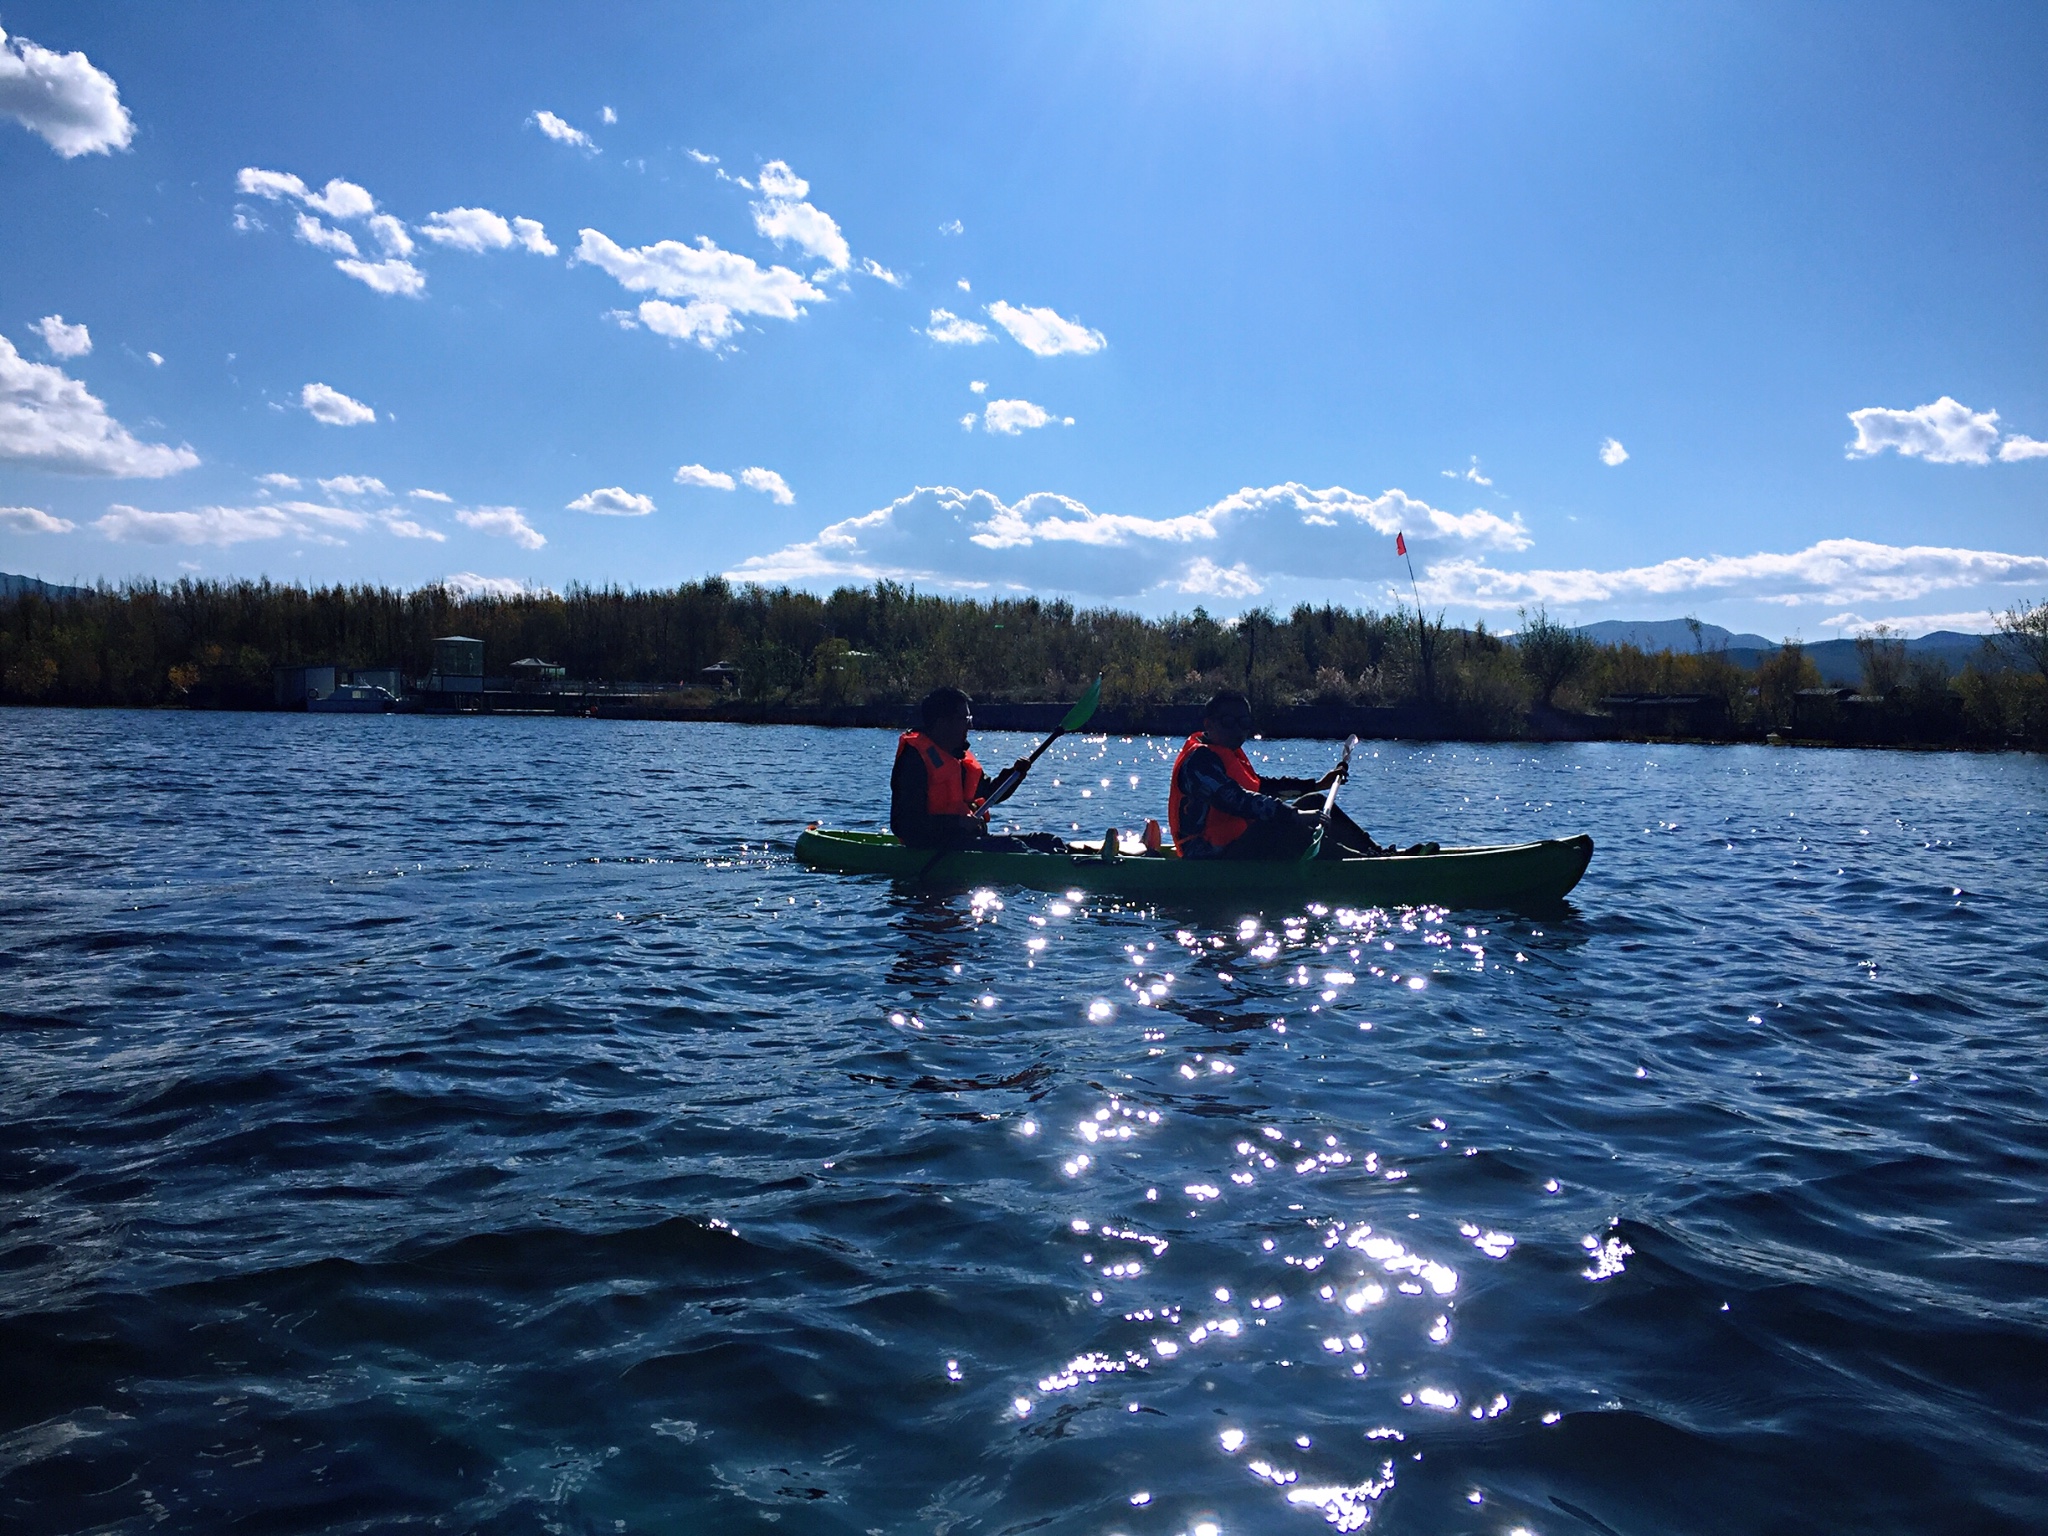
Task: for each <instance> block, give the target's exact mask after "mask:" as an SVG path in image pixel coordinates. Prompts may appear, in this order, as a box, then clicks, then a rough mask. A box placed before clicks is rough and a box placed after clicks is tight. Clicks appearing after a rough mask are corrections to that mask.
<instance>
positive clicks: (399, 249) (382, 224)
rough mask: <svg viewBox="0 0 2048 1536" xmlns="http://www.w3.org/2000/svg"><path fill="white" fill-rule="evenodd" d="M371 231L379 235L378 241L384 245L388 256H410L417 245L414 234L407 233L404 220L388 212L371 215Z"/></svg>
mask: <svg viewBox="0 0 2048 1536" xmlns="http://www.w3.org/2000/svg"><path fill="white" fill-rule="evenodd" d="M370 233H371V234H373V235H375V236H376V237H377V243H378V244H379V245H381V246H382V247H384V254H385V255H386V256H400V257H403V256H410V255H411V254H412V253H413V252H414V251H415V250H417V249H418V247H417V246H415V245H414V244H413V239H412V236H411V235H410V234H408V233H406V228H405V224H404V222H403V221H402V220H399V219H394V218H393V217H392V216H391V215H390V214H388V213H379V214H373V215H371V217H370Z"/></svg>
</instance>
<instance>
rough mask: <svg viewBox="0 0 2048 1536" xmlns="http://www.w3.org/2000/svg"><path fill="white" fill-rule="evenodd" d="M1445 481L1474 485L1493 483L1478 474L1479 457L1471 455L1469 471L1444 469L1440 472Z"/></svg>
mask: <svg viewBox="0 0 2048 1536" xmlns="http://www.w3.org/2000/svg"><path fill="white" fill-rule="evenodd" d="M1441 473H1442V474H1443V477H1444V478H1445V479H1446V480H1470V481H1471V482H1472V483H1473V484H1474V485H1491V484H1493V482H1492V481H1491V480H1489V479H1488V478H1487V477H1486V476H1485V475H1483V474H1481V473H1480V472H1479V455H1478V454H1476V453H1475V454H1473V455H1472V464H1471V467H1470V468H1469V469H1446V470H1443V471H1442V472H1441Z"/></svg>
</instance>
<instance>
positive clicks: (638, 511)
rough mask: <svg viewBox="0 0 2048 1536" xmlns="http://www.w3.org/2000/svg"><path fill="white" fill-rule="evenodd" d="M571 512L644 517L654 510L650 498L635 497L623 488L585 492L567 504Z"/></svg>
mask: <svg viewBox="0 0 2048 1536" xmlns="http://www.w3.org/2000/svg"><path fill="white" fill-rule="evenodd" d="M569 510H570V511H571V512H596V513H600V514H602V515H604V516H606V517H645V516H647V514H648V513H650V512H652V511H653V510H654V498H653V497H652V496H641V495H636V494H635V493H634V492H632V491H629V490H627V489H626V488H625V487H624V486H619V485H608V486H605V487H604V488H603V489H601V490H595V491H585V492H584V493H583V494H582V495H581V496H578V497H577V498H576V499H575V500H574V501H572V502H570V503H569Z"/></svg>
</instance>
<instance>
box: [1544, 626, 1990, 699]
mask: <svg viewBox="0 0 2048 1536" xmlns="http://www.w3.org/2000/svg"><path fill="white" fill-rule="evenodd" d="M1578 632H1579V633H1580V634H1582V635H1584V636H1586V638H1587V639H1589V640H1597V641H1599V642H1600V643H1601V644H1602V645H1633V646H1635V647H1636V648H1637V649H1638V650H1643V651H1650V652H1656V651H1680V652H1685V651H1691V650H1693V649H1695V648H1696V647H1697V648H1701V649H1705V650H1709V651H1718V650H1723V649H1725V650H1726V651H1727V652H1728V659H1729V660H1730V661H1732V662H1734V663H1735V664H1736V665H1737V666H1738V667H1754V666H1755V665H1756V664H1757V663H1758V662H1759V661H1761V660H1762V659H1763V658H1764V657H1766V656H1768V655H1769V654H1770V653H1771V652H1772V651H1775V650H1777V649H1778V645H1779V642H1778V641H1776V640H1769V639H1766V638H1765V637H1764V636H1762V635H1751V634H1741V635H1738V634H1736V633H1735V632H1734V631H1732V630H1727V629H1723V628H1722V627H1721V626H1720V625H1719V624H1704V623H1703V624H1701V625H1700V628H1699V635H1698V638H1697V639H1695V638H1694V635H1693V630H1692V626H1691V625H1690V624H1688V623H1686V622H1685V620H1683V619H1602V620H1601V621H1600V622H1599V623H1597V624H1582V625H1580V626H1579V630H1578ZM1984 643H1985V637H1984V636H1983V635H1964V634H1958V633H1957V632H1956V631H1954V630H1952V629H1938V630H1935V631H1934V632H1933V633H1932V634H1928V635H1922V636H1920V637H1919V638H1918V639H1917V640H1908V641H1907V642H1906V654H1907V655H1908V656H1909V657H1914V658H1916V659H1917V658H1920V657H1928V658H1932V659H1935V660H1940V661H1945V662H1947V663H1948V665H1949V666H1950V667H1951V668H1952V669H1954V670H1956V671H1960V670H1962V667H1963V665H1964V663H1966V662H1968V661H1969V660H1970V659H1971V658H1973V657H1976V656H1978V655H1980V654H1981V652H1982V651H1983V648H1984ZM1806 654H1807V657H1808V659H1810V660H1811V661H1812V662H1813V664H1814V666H1816V667H1817V668H1819V669H1820V675H1821V678H1822V680H1823V681H1825V682H1827V683H1828V684H1830V685H1831V686H1833V687H1837V688H1853V687H1855V686H1856V684H1857V683H1858V682H1860V681H1861V680H1862V677H1863V661H1862V658H1861V657H1859V656H1858V655H1857V654H1856V642H1855V641H1854V640H1815V641H1810V642H1808V643H1807V645H1806Z"/></svg>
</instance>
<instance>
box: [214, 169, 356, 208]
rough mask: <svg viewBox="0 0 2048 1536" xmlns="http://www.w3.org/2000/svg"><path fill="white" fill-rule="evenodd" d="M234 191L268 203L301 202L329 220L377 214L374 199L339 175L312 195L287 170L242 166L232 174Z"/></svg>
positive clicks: (303, 184)
mask: <svg viewBox="0 0 2048 1536" xmlns="http://www.w3.org/2000/svg"><path fill="white" fill-rule="evenodd" d="M235 190H236V191H238V192H241V193H244V194H246V195H248V196H251V197H267V198H269V199H270V200H271V201H272V202H285V201H288V200H289V201H293V202H300V203H304V204H305V205H306V206H307V207H308V208H311V209H312V210H313V211H314V212H315V213H324V214H326V215H327V217H328V218H330V219H360V218H364V217H367V216H368V215H370V214H372V213H375V212H376V211H377V200H376V199H375V198H374V197H372V196H370V194H369V192H368V191H367V190H366V189H365V188H362V187H359V186H357V185H356V184H355V183H354V182H352V181H343V180H342V179H341V178H340V177H339V176H337V177H335V178H334V179H333V180H332V181H330V182H328V183H327V185H326V186H324V187H322V188H321V189H320V190H319V191H318V192H312V191H309V190H307V187H306V184H305V183H304V182H303V181H301V180H299V178H298V177H296V176H294V175H292V174H291V173H290V172H288V171H264V170H258V169H257V168H256V167H255V166H249V165H245V166H243V167H242V169H241V170H240V171H239V172H237V173H236V176H235Z"/></svg>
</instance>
